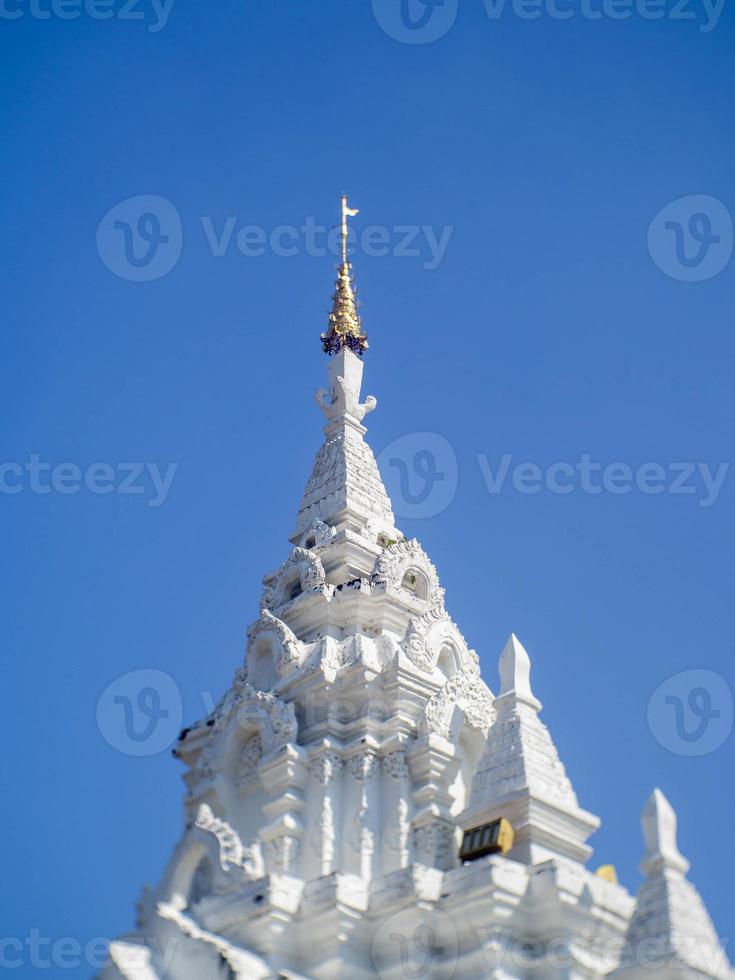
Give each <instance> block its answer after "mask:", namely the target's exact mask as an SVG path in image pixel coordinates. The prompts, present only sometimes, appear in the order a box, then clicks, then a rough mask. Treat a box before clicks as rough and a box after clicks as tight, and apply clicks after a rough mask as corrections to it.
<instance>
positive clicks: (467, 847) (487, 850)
mask: <svg viewBox="0 0 735 980" xmlns="http://www.w3.org/2000/svg"><path fill="white" fill-rule="evenodd" d="M513 838H514V834H513V828H512V826H511V824H510V821H509V820H506V819H505V817H501V818H500V819H499V820H493V821H492V823H486V824H483V825H482V826H481V827H473V828H472V829H471V830H466V831H465V835H464V838H463V840H462V846H461V847H460V849H459V858H460V860H461V861H474V860H476V859H477V858H481V857H485V855H486V854H507V853H508V851H509V850H510V849H511V847H513Z"/></svg>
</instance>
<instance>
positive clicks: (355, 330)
mask: <svg viewBox="0 0 735 980" xmlns="http://www.w3.org/2000/svg"><path fill="white" fill-rule="evenodd" d="M356 214H359V211H358V209H357V208H351V207H349V206H348V204H347V195H346V194H343V195H342V224H341V235H340V237H341V246H342V247H341V253H342V261H341V263H340V266H339V269H338V271H337V283H336V287H335V290H334V295H333V296H332V312H331V313H330V314H329V327H328V328H327V330H326V332H325V333H323V334H322V335H321V341H322V347H323V348H324V352H325V353H326V354H329V355H332V354H338V353H339V352H340V351H341V350H343V349H344V348H345V347H347V348H349V349H350V350H351V351H352V353H353V354H357V355H358V356H359V357H362V355H363V354H364V353H365V351H366V350H367V346H368V341H367V334H364V333H363V332H362V323H361V321H360V314H359V313H358V312H357V304H356V302H355V289H354V286H353V284H352V272H351V270H352V267H351V265H350V263H349V262H348V261H347V234H348V229H347V218H348V217H350V218H351V217H354V216H355V215H356Z"/></svg>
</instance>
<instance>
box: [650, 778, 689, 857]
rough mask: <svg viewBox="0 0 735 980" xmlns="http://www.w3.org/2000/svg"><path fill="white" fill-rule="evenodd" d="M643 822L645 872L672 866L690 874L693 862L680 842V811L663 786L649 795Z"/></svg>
mask: <svg viewBox="0 0 735 980" xmlns="http://www.w3.org/2000/svg"><path fill="white" fill-rule="evenodd" d="M641 823H642V825H643V838H644V840H645V843H646V854H645V857H644V859H643V862H642V864H641V870H642V871H643V873H644V874H646V875H650V874H652V873H655V872H656V871H658V870H660V869H662V868H671V869H673V870H675V871H681V872H682V874H686V872H687V871H688V870H689V862H688V861H687V859H686V858H685V857H684V856H683V855H682V854H681V853H680V852H679V848H678V847H677V844H676V813H675V812H674V808H673V807H672V805H671V804H670V803H669V801H668V800H667V799H666V797H665V796H664V794H663V793H662V792H661V790H660V789H655V790H654V791H653V792H652V793H651V795H650V796H649V797H648V800H647V802H646V805H645V807H644V808H643V814H642V816H641Z"/></svg>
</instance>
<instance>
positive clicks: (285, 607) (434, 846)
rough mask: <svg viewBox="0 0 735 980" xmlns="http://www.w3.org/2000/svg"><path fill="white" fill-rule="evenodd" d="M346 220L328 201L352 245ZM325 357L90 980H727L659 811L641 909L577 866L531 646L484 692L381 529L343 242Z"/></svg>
mask: <svg viewBox="0 0 735 980" xmlns="http://www.w3.org/2000/svg"><path fill="white" fill-rule="evenodd" d="M351 213H353V212H350V211H349V209H347V207H346V202H345V201H344V199H343V229H344V228H345V227H346V215H347V214H351ZM343 240H344V239H343ZM322 341H323V345H324V349H325V351H326V352H327V354H329V361H328V376H329V382H328V388H327V389H326V390H323V389H322V390H320V391H319V392H318V393H317V401H318V403H319V405H320V407H321V409H322V411H323V412H324V415H325V416H326V419H327V424H326V427H325V429H324V431H325V441H324V444H323V445H322V447H321V449H320V450H319V452H318V454H317V457H316V461H315V464H314V468H313V470H312V473H311V476H310V477H309V480H308V483H307V485H306V490H305V492H304V496H303V499H302V501H301V506H300V508H299V512H298V515H297V518H296V525H295V528H294V531H293V534H292V536H291V539H290V540H291V549H290V551H287V552H286V554H285V560H284V562H283V564H282V565H281V566H280V568H278V569H277V570H276V571H274V572H271V573H270V574H268V575H266V577H265V579H264V588H263V594H262V597H261V601H260V613H259V616H258V618H257V619H256V620H255V622H254V623H253V624H252V625H251V627H250V628H249V630H248V639H247V657H246V661H245V665H244V666H241V667H239V668H238V669H237V670H236V671H235V676H234V679H233V682H232V686H231V688H230V689H229V691H227V693H226V694H225V696H224V697H223V698H222V700H221V702H220V703H219V705H218V706H217V707H216V709H215V710H214V711H213V712H212V714H211V715H210V716H209V717H207V718H205V719H203V720H202V721H200V722H199V723H198V724H196V725H194V726H193V727H192V728H189V729H187V730H185V731H184V732H182V733H181V736H180V738H179V742H178V745H177V748H176V749H175V752H174V754H175V755H176V756H177V757H178V758H179V759H181V760H182V762H183V763H184V764H185V765H186V766H187V773H186V775H185V777H184V778H185V782H186V787H187V793H186V797H185V801H184V810H185V829H184V832H183V835H182V837H181V840H180V842H179V844H178V846H177V848H176V850H175V852H174V854H173V856H172V858H171V860H170V862H169V864H168V867H167V870H166V871H165V874H164V876H163V880H162V881H161V882H160V884H159V885H158V886H157V887H156V888H154V889H145V890H144V893H143V896H142V897H141V899H140V901H139V905H138V917H137V923H136V928H135V930H134V931H133V932H131V933H130V934H128V935H126V936H124V937H122V938H121V939H119V940H117V941H115V942H113V943H111V944H110V962H109V964H108V966H107V967H106V968H105V970H104V971H103V974H102V976H103V978H104V980H111V978H118V980H119V978H121V977H123V978H128V980H159V978H164V977H165V978H170V980H210V978H211V980H215V978H216V980H226V978H248V980H266V978H272V980H276V978H294V980H295V978H302V980H303V978H311V980H336V978H340V980H343V978H355V980H362V978H369V977H381V978H384V980H406V978H414V980H415V978H441V980H449V978H452V977H456V978H464V980H469V978H472V980H476V978H494V980H526V978H537V980H562V978H570V980H572V978H574V980H582V978H590V980H591V978H602V977H614V978H616V980H643V978H650V980H695V978H697V980H701V978H720V980H724V978H732V977H733V973H732V972H731V970H730V966H729V963H728V961H727V958H726V956H725V953H724V951H723V949H722V947H721V944H720V942H719V940H718V938H717V935H716V933H715V931H714V928H713V926H712V922H711V920H710V918H709V915H708V913H707V911H706V908H705V906H704V904H703V902H702V899H701V898H700V896H699V894H698V893H697V891H696V889H695V888H694V886H693V885H692V884H691V883H690V882H689V881H688V879H687V877H686V875H687V870H688V863H687V861H686V860H685V859H684V858H683V857H682V855H681V854H680V853H679V851H678V848H677V843H676V816H675V814H674V812H673V810H672V808H671V806H670V804H669V803H668V801H667V800H666V798H665V797H664V796H663V794H662V793H661V792H660V790H654V792H653V794H652V795H651V797H650V799H649V800H648V802H647V804H646V806H645V809H644V812H643V832H644V839H645V856H644V859H643V863H642V865H641V868H642V871H643V874H644V881H643V884H642V885H641V887H640V890H639V892H638V895H637V897H632V896H631V895H629V894H628V892H627V891H626V889H625V888H623V887H622V886H621V885H620V884H618V883H617V881H616V876H615V872H614V869H613V868H612V867H610V866H606V867H604V868H600V869H598V871H597V872H595V871H593V870H590V869H589V868H588V866H587V863H588V861H589V859H590V855H591V853H592V851H591V848H590V846H589V844H588V839H589V837H590V836H591V835H592V833H593V832H594V831H595V829H596V828H597V827H598V826H599V820H598V818H597V817H596V816H594V815H593V814H591V813H589V812H587V811H586V810H584V809H583V808H582V807H581V806H580V804H579V802H578V800H577V796H576V794H575V792H574V788H573V786H572V784H571V782H570V779H569V777H568V776H567V774H566V771H565V769H564V765H563V764H562V762H561V760H560V759H559V756H558V754H557V751H556V748H555V747H554V743H553V741H552V739H551V735H550V734H549V731H548V730H547V728H546V727H545V725H544V723H543V721H542V720H541V718H540V716H539V713H540V710H541V704H540V703H539V701H538V700H537V698H536V697H535V695H534V693H533V690H532V687H531V677H530V673H531V664H530V660H529V657H528V654H527V653H526V651H525V650H524V648H523V646H522V645H521V643H520V642H519V640H518V639H517V638H516V637H515V636H514V635H513V636H511V637H510V639H509V640H508V642H507V644H506V646H505V648H504V649H503V651H502V653H501V655H500V684H499V689H498V692H497V694H494V693H493V691H492V690H491V689H490V687H488V685H487V684H486V682H485V681H484V680H483V679H482V677H481V676H480V669H479V658H478V656H477V654H476V653H475V652H474V650H470V649H468V647H467V644H466V643H465V640H464V638H463V636H462V634H461V633H460V631H459V629H458V628H457V626H456V625H455V623H454V622H453V621H452V619H451V617H450V615H449V613H448V612H447V610H446V608H445V606H444V590H443V589H442V588H441V586H440V584H439V578H438V576H437V572H436V569H435V568H434V566H433V564H432V563H431V561H430V559H429V558H428V556H427V555H426V553H425V552H424V550H423V548H422V547H421V545H420V544H419V542H418V541H416V540H415V539H414V540H410V541H409V540H407V539H406V538H405V537H404V536H403V534H402V533H401V532H400V531H399V530H398V529H397V528H396V526H395V519H394V516H393V512H392V508H391V502H390V500H389V499H388V496H387V494H386V491H385V488H384V486H383V482H382V480H381V477H380V473H379V472H378V467H377V465H376V462H375V458H374V456H373V453H372V451H371V450H370V447H369V446H368V445H367V443H366V442H365V439H364V436H365V432H366V429H365V427H364V426H363V424H362V423H363V419H364V417H365V415H366V414H367V413H368V412H370V411H372V410H373V409H374V408H375V405H376V401H375V399H374V398H373V397H367V398H366V399H365V400H364V401H362V400H361V382H362V374H363V360H362V355H363V352H364V350H365V348H366V347H367V339H366V337H365V335H364V334H363V333H362V327H361V324H360V319H359V315H358V312H357V309H356V305H355V300H354V295H353V288H352V281H351V269H350V265H349V264H348V262H347V258H346V252H344V253H343V261H342V264H341V265H340V268H339V273H338V278H337V288H336V292H335V296H334V306H333V311H332V314H331V315H330V324H329V329H328V330H327V332H326V333H325V334H323V335H322ZM480 828H486V829H485V830H484V831H480ZM473 830H477V831H478V833H476V834H474V835H472V834H471V833H468V834H467V835H466V836H465V832H466V831H473ZM463 841H464V843H463ZM460 848H461V849H462V854H463V857H462V858H460Z"/></svg>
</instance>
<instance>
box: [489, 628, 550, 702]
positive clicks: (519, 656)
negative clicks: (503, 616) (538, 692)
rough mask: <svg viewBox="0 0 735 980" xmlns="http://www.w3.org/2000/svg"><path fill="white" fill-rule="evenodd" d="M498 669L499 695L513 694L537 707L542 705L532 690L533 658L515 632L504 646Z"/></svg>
mask: <svg viewBox="0 0 735 980" xmlns="http://www.w3.org/2000/svg"><path fill="white" fill-rule="evenodd" d="M498 669H499V671H500V693H499V695H498V696H499V697H502V696H503V695H513V696H515V697H516V698H517V699H518V700H519V701H524V702H526V703H527V704H530V705H532V706H533V707H535V708H537V709H539V708H540V707H541V704H540V702H539V701H537V700H536V698H535V697H534V696H533V691H532V690H531V658H530V657H529V656H528V654H527V653H526V651H525V649H524V647H523V644H522V643H521V641H520V640H519V639H518V637H517V636H516V635H515V633H511V634H510V637H509V638H508V642H507V643H506V644H505V646H504V647H503V652H502V653H501V654H500V662H499V664H498Z"/></svg>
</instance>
